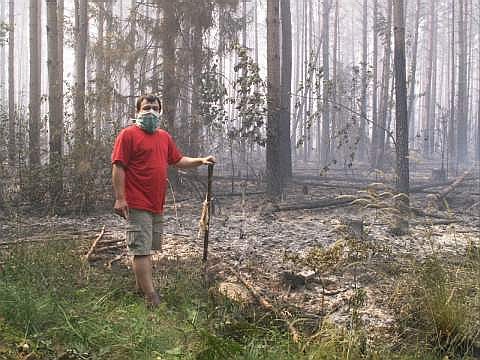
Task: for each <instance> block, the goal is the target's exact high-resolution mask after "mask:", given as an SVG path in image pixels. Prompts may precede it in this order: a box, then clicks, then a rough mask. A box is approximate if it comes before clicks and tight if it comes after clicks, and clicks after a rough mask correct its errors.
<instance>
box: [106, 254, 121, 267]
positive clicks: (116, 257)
mask: <svg viewBox="0 0 480 360" xmlns="http://www.w3.org/2000/svg"><path fill="white" fill-rule="evenodd" d="M123 255H124V254H120V255H117V256H115V257H114V258H113V259H111V260H109V261H108V263H107V269H109V270H110V269H111V268H112V264H113V263H114V262H117V261H120V260H121V259H122V258H123Z"/></svg>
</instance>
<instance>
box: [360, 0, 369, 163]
mask: <svg viewBox="0 0 480 360" xmlns="http://www.w3.org/2000/svg"><path fill="white" fill-rule="evenodd" d="M367 33H368V0H363V29H362V94H361V97H360V101H361V107H360V114H361V119H360V144H359V145H360V146H359V149H358V150H359V157H360V159H361V160H365V159H366V155H367V134H366V132H365V128H366V121H365V119H366V117H367V87H368V82H367V77H368V73H367V57H368V41H367Z"/></svg>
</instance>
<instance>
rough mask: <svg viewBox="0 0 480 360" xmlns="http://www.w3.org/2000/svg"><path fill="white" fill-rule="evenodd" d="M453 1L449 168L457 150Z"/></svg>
mask: <svg viewBox="0 0 480 360" xmlns="http://www.w3.org/2000/svg"><path fill="white" fill-rule="evenodd" d="M455 1H456V0H452V30H451V34H452V40H451V56H452V57H451V79H450V84H451V86H452V88H451V90H450V116H449V118H448V157H447V158H448V160H449V161H448V164H449V165H450V166H452V165H453V162H454V160H455V158H456V157H457V156H456V153H457V149H456V146H455V144H456V136H455V133H456V126H455V93H456V91H455V81H456V76H455V74H456V73H455V69H456V67H455V63H456V62H455V57H456V52H455ZM448 168H449V166H447V172H448Z"/></svg>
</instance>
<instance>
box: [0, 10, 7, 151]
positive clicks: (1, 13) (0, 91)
mask: <svg viewBox="0 0 480 360" xmlns="http://www.w3.org/2000/svg"><path fill="white" fill-rule="evenodd" d="M5 11H6V2H5V1H0V21H1V22H2V23H6V22H7V19H6V13H5ZM6 60H7V57H6V51H5V45H4V46H0V96H1V98H2V99H6V98H7V95H6V89H7V84H6V78H5V75H6V74H7V71H6V65H7V61H6ZM0 158H1V156H0Z"/></svg>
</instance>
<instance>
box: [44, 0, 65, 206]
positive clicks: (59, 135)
mask: <svg viewBox="0 0 480 360" xmlns="http://www.w3.org/2000/svg"><path fill="white" fill-rule="evenodd" d="M47 46H48V61H47V65H48V111H49V121H48V128H49V148H50V149H49V150H50V152H49V154H50V159H49V160H50V164H49V166H50V189H49V192H50V201H51V203H52V205H53V206H54V207H55V206H56V205H57V204H58V202H59V200H60V198H61V196H62V192H63V178H62V176H63V164H62V161H63V155H62V154H63V149H62V148H63V123H62V121H61V118H60V117H59V110H58V99H59V97H60V95H61V94H60V83H59V76H58V73H59V72H58V47H59V44H58V15H57V1H56V0H47Z"/></svg>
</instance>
